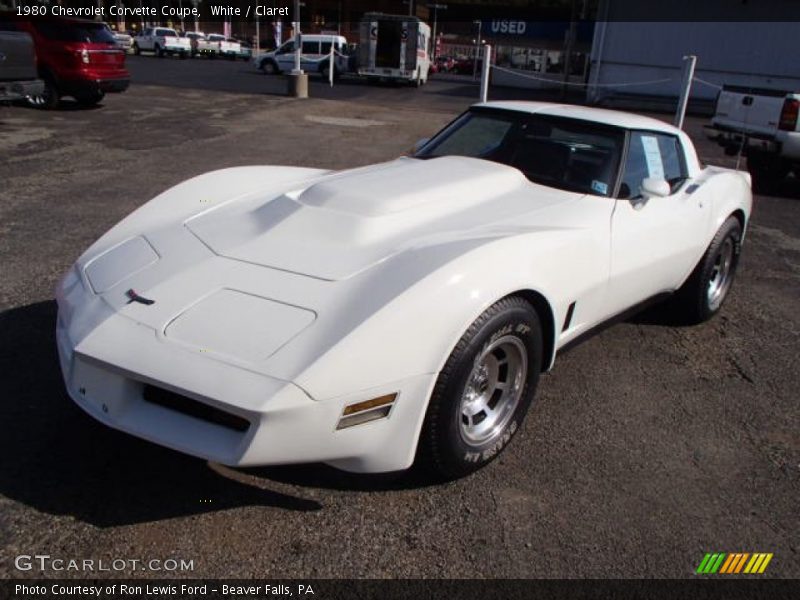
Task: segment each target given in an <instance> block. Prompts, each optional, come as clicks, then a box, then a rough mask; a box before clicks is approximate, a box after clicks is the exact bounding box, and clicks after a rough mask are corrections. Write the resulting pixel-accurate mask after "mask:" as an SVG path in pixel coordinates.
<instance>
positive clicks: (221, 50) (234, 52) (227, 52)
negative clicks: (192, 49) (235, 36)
mask: <svg viewBox="0 0 800 600" xmlns="http://www.w3.org/2000/svg"><path fill="white" fill-rule="evenodd" d="M241 50H242V46H241V44H239V42H233V41H230V40H228V39H227V38H226V37H225V36H224V35H222V34H221V33H209V34H208V35H206V36H205V39H199V40H197V51H198V52H199V53H200V54H206V55H208V56H209V57H210V58H216V57H217V56H224V57H226V58H229V59H230V60H236V57H237V56H239V52H241Z"/></svg>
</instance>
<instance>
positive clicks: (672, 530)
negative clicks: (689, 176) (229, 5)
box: [0, 56, 800, 578]
mask: <svg viewBox="0 0 800 600" xmlns="http://www.w3.org/2000/svg"><path fill="white" fill-rule="evenodd" d="M129 65H130V68H131V71H132V74H133V85H132V87H131V88H130V89H129V90H128V91H127V92H125V93H124V94H120V95H115V96H111V97H108V98H107V99H106V100H105V101H104V102H103V104H102V105H101V106H100V107H98V108H96V109H93V110H80V109H78V108H77V107H76V106H74V105H72V104H69V103H65V104H64V107H63V108H62V110H59V111H54V112H40V111H36V110H32V109H28V108H24V107H0V157H2V160H0V182H2V184H0V252H2V277H1V278H0V311H2V312H0V332H2V334H0V372H2V381H3V384H4V394H3V399H2V403H0V455H2V456H3V457H4V458H3V460H2V462H0V577H26V576H42V575H44V576H48V577H56V576H64V575H66V576H73V577H85V576H87V575H91V573H88V574H87V573H81V572H77V573H75V572H66V573H65V572H57V571H53V570H48V571H46V572H45V573H39V572H38V571H25V572H21V571H19V570H17V569H15V566H14V560H15V557H17V556H19V555H23V554H24V555H29V554H37V553H39V554H49V555H51V556H54V557H61V558H65V559H70V558H76V559H83V558H86V559H94V560H99V559H102V560H105V561H111V560H113V559H118V558H121V559H142V560H150V559H162V560H163V559H167V558H179V559H184V560H192V561H194V569H193V570H192V571H182V572H178V573H175V575H176V576H182V577H281V576H285V577H465V578H472V577H600V578H603V577H631V578H638V577H692V576H693V573H694V570H695V569H696V568H697V566H698V564H699V562H700V561H701V559H702V558H703V555H704V554H705V553H706V552H715V551H722V552H772V553H774V558H773V559H772V562H771V563H770V565H769V569H768V570H767V573H766V574H765V576H771V577H795V578H797V577H800V557H799V556H798V537H797V531H798V522H799V519H798V517H800V513H799V512H798V498H800V433H798V432H800V418H799V416H798V401H797V400H798V396H797V390H798V389H800V371H798V369H797V367H796V359H797V355H798V350H800V311H798V298H800V182H798V181H796V180H790V181H787V182H786V183H785V185H783V186H782V187H780V189H778V190H777V191H776V194H775V195H772V196H759V197H757V198H756V200H755V211H754V215H753V220H752V225H751V228H750V231H749V234H748V239H747V241H746V244H745V247H744V253H743V260H742V264H741V270H740V272H739V277H738V280H737V281H736V283H735V285H734V287H733V289H732V292H731V295H730V297H729V299H728V302H727V303H726V305H725V307H724V308H723V310H722V312H721V314H720V315H718V316H717V318H715V319H714V320H712V321H711V322H709V323H706V324H703V325H700V326H697V327H678V326H675V325H673V324H671V323H670V322H669V319H668V318H667V317H666V316H665V315H663V314H659V313H658V312H657V311H656V312H651V313H648V314H645V315H640V316H638V317H636V318H634V319H632V320H630V321H628V322H626V323H622V324H620V325H617V326H615V327H613V328H610V329H608V330H607V331H605V332H603V333H602V334H600V335H598V336H597V337H595V338H593V339H591V340H589V341H588V342H586V343H585V344H583V345H581V346H579V347H578V348H576V349H574V350H572V351H570V352H568V353H566V354H564V355H563V356H560V357H559V358H558V360H557V362H556V366H555V368H554V369H553V371H552V372H551V373H550V374H548V375H546V376H544V377H543V378H542V380H541V383H540V387H539V392H538V397H537V401H536V402H535V404H534V406H533V407H532V408H531V411H530V412H529V414H528V417H527V419H526V421H525V424H524V426H523V428H522V430H521V431H520V432H519V434H518V436H517V437H516V438H515V440H514V441H513V443H512V444H511V445H510V446H509V447H508V449H507V450H506V452H505V453H504V454H503V455H502V457H501V458H500V459H499V460H497V461H495V462H494V463H493V464H492V465H490V466H489V467H488V468H486V469H483V470H482V471H480V472H478V473H476V474H475V475H473V476H471V477H468V478H466V479H463V480H460V481H456V482H453V483H449V484H445V485H429V484H428V483H427V482H425V481H424V480H423V479H420V478H419V477H417V476H416V475H414V474H411V475H407V476H404V477H369V476H354V475H347V474H344V473H341V472H338V471H335V470H333V469H330V468H327V467H324V466H320V465H306V466H292V467H280V468H258V469H242V470H237V469H229V468H225V467H221V466H219V465H214V464H207V463H205V462H204V461H201V460H197V459H194V458H190V457H187V456H183V455H181V454H178V453H176V452H172V451H170V450H166V449H163V448H160V447H158V446H155V445H153V444H149V443H147V442H144V441H141V440H139V439H136V438H133V437H130V436H127V435H125V434H122V433H120V432H117V431H114V430H111V429H109V428H107V427H105V426H103V425H101V424H99V423H98V422H96V421H94V420H93V419H92V418H90V417H89V416H87V415H85V414H84V413H83V412H82V411H81V410H80V409H79V408H77V407H76V406H74V405H73V403H72V402H71V401H70V400H69V399H68V398H67V397H66V394H65V392H64V389H63V385H62V382H61V376H60V373H59V368H58V362H57V358H56V353H55V341H54V328H55V322H54V321H55V304H54V302H53V289H54V286H55V284H56V281H57V279H58V277H59V276H60V275H61V274H62V273H63V272H64V271H65V270H66V269H67V268H68V267H69V265H70V264H71V263H72V262H73V261H74V260H75V259H76V258H77V257H78V255H79V254H80V253H81V252H82V251H83V250H84V249H85V248H86V247H87V246H88V245H89V244H90V243H91V242H92V241H94V240H95V239H96V238H97V237H99V236H100V235H101V234H102V233H103V232H104V231H105V230H107V229H108V228H109V227H110V226H111V225H113V224H114V223H115V222H117V221H118V220H119V219H120V218H122V217H123V216H124V215H126V214H128V213H129V212H131V211H132V210H133V209H135V208H136V207H138V206H140V205H141V204H143V203H144V202H146V201H147V200H148V199H150V198H152V197H153V196H155V195H156V194H158V193H159V192H161V191H162V190H164V189H166V188H168V187H169V186H171V185H173V184H176V183H178V182H180V181H182V180H184V179H187V178H189V177H191V176H193V175H197V174H199V173H203V172H206V171H209V170H213V169H217V168H223V167H230V166H235V165H247V164H285V165H308V166H314V167H324V168H331V169H340V168H346V167H352V166H357V165H364V164H369V163H371V162H376V161H381V160H387V159H391V158H393V157H395V156H397V155H398V154H400V153H402V152H403V151H404V150H406V149H407V148H409V147H410V146H411V145H412V144H413V142H414V141H415V140H417V139H419V138H421V137H427V136H429V135H430V134H431V133H433V132H435V131H436V130H437V128H439V127H441V126H442V125H443V124H445V123H446V122H448V121H449V120H450V119H451V118H452V117H454V116H455V115H457V114H458V113H459V112H460V111H461V110H463V109H464V108H465V107H466V106H467V105H468V104H469V103H470V102H471V101H473V100H474V98H475V97H476V96H477V87H476V86H475V85H474V84H473V83H471V82H468V81H467V82H464V81H449V80H448V81H439V82H437V81H435V80H432V81H431V82H430V83H429V84H428V86H426V87H425V88H423V89H421V90H414V89H411V88H402V87H397V86H369V85H365V84H363V83H362V82H358V81H348V82H346V83H345V82H342V83H341V84H340V85H337V86H335V87H334V88H333V89H331V88H329V87H327V85H326V84H325V83H324V82H322V81H318V82H313V83H312V85H311V95H312V98H310V99H308V100H302V101H298V100H293V99H290V98H287V97H285V96H283V95H282V93H281V92H282V86H283V85H285V84H284V82H282V80H281V79H280V78H269V77H267V76H264V75H262V74H260V73H258V72H256V71H254V70H253V68H252V66H251V65H248V64H246V63H244V62H241V61H240V62H237V63H229V62H227V61H202V60H186V61H181V60H179V59H163V60H159V59H155V58H151V57H145V56H143V57H132V58H131V60H130V61H129ZM493 94H494V96H493V97H498V96H502V95H509V96H513V97H521V96H523V95H524V93H523V92H519V91H514V92H510V91H503V90H494V91H493ZM662 117H663V118H665V119H669V116H668V115H662ZM702 124H703V121H702V120H701V119H698V118H693V117H690V118H689V119H688V123H687V129H688V131H689V133H690V134H692V135H693V136H694V137H695V138H696V139H697V140H698V147H699V152H700V155H701V157H702V158H703V160H705V161H708V162H711V163H717V164H725V165H732V164H733V162H732V161H733V160H734V159H732V158H728V157H724V156H723V155H722V153H721V151H720V150H719V149H717V148H716V147H715V146H713V145H711V144H710V143H708V142H705V141H703V140H702V139H700V131H701V126H702ZM167 574H171V573H165V572H152V571H141V570H136V571H133V572H129V571H123V572H121V573H117V575H119V576H134V577H139V576H144V577H146V576H164V575H167Z"/></svg>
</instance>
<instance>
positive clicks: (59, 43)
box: [8, 17, 130, 109]
mask: <svg viewBox="0 0 800 600" xmlns="http://www.w3.org/2000/svg"><path fill="white" fill-rule="evenodd" d="M8 23H9V24H10V25H9V26H14V27H16V28H18V29H19V30H21V31H26V32H27V33H29V34H30V35H31V37H32V38H33V42H34V46H35V49H36V62H37V70H38V73H39V77H40V78H41V79H42V80H43V82H44V89H43V90H42V92H41V93H40V94H38V95H37V94H32V95H29V97H28V100H29V102H30V103H31V104H33V105H34V106H38V107H40V108H47V109H52V108H55V107H56V106H58V103H59V101H60V99H61V97H63V96H72V97H73V98H75V100H77V101H78V103H80V104H82V105H84V106H92V105H95V104H97V103H98V102H100V101H101V100H102V99H103V97H104V96H105V95H106V94H107V93H110V92H114V93H118V92H123V91H125V90H126V89H128V85H129V84H130V74H129V73H128V71H127V69H125V53H124V52H123V51H122V50H120V49H119V48H118V47H117V43H116V40H115V39H114V36H113V35H112V34H111V31H110V30H109V29H108V27H107V26H106V24H105V23H100V22H97V21H86V20H82V19H65V18H61V17H42V18H31V19H25V18H22V19H13V20H9V21H8Z"/></svg>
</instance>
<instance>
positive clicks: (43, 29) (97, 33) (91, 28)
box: [34, 21, 116, 44]
mask: <svg viewBox="0 0 800 600" xmlns="http://www.w3.org/2000/svg"><path fill="white" fill-rule="evenodd" d="M34 27H36V29H37V30H38V31H39V33H40V34H41V35H42V36H44V37H46V38H47V39H49V40H56V41H59V42H84V43H90V44H115V43H116V40H115V39H114V34H112V33H111V30H110V29H108V27H107V26H106V25H104V24H103V23H98V24H97V25H94V24H92V23H81V24H79V25H73V24H67V23H63V24H62V23H56V22H49V21H38V22H37V21H34Z"/></svg>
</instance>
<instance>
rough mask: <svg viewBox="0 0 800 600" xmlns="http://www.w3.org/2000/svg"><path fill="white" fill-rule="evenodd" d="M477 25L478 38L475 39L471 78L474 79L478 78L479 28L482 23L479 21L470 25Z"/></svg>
mask: <svg viewBox="0 0 800 600" xmlns="http://www.w3.org/2000/svg"><path fill="white" fill-rule="evenodd" d="M476 23H477V24H478V37H477V38H475V61H474V62H473V64H472V78H473V79H475V78H476V77H477V76H478V52H480V47H481V28H482V27H483V23H482V22H481V21H473V22H472V24H473V25H474V24H476Z"/></svg>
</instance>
